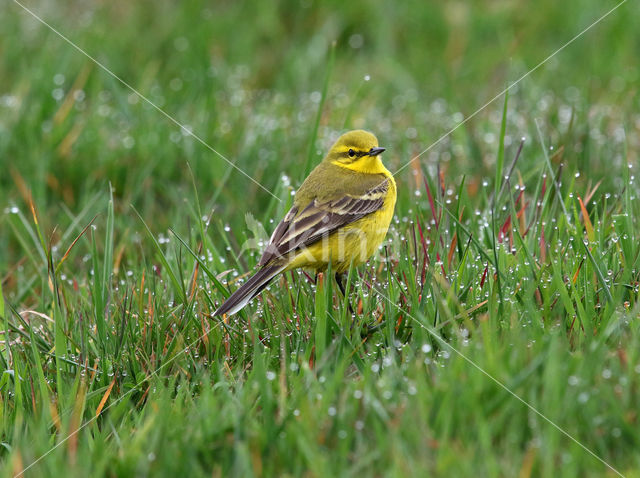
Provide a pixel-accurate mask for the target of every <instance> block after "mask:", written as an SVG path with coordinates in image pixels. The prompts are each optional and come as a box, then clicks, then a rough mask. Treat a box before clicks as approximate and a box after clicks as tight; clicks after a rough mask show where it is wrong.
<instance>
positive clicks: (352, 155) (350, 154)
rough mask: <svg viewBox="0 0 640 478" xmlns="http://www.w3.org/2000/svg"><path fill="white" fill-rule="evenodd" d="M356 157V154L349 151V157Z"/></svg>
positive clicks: (351, 150)
mask: <svg viewBox="0 0 640 478" xmlns="http://www.w3.org/2000/svg"><path fill="white" fill-rule="evenodd" d="M355 155H356V152H355V151H354V150H353V149H350V150H349V157H350V158H353V157H354V156H355Z"/></svg>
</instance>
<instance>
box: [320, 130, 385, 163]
mask: <svg viewBox="0 0 640 478" xmlns="http://www.w3.org/2000/svg"><path fill="white" fill-rule="evenodd" d="M383 151H384V148H380V147H379V146H378V139H377V138H376V137H375V136H374V135H372V134H371V133H369V132H368V131H364V130H361V129H359V130H355V131H349V132H348V133H345V134H343V135H342V136H340V137H339V138H338V141H336V142H335V144H334V145H333V146H332V147H331V149H330V150H329V154H327V157H326V158H325V161H329V162H331V163H332V164H335V165H337V166H341V167H344V168H347V169H351V170H353V171H358V172H362V173H372V174H378V173H380V172H381V169H384V166H383V165H382V161H380V157H379V155H380V153H382V152H383Z"/></svg>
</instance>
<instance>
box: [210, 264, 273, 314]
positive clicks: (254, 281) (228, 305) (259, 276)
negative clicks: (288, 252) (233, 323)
mask: <svg viewBox="0 0 640 478" xmlns="http://www.w3.org/2000/svg"><path fill="white" fill-rule="evenodd" d="M284 268H285V266H266V267H263V268H262V269H260V270H259V271H258V272H256V273H255V274H254V275H253V276H251V277H250V278H249V280H248V281H247V282H245V283H244V284H242V285H241V286H240V288H239V289H238V290H236V291H235V292H234V293H233V294H231V295H230V296H229V298H228V299H227V300H226V301H225V302H224V304H222V305H221V306H220V307H218V310H216V311H215V312H214V313H213V316H214V317H215V316H216V315H222V314H227V315H232V314H235V313H236V312H238V311H239V310H240V309H242V308H243V307H244V306H245V305H247V304H248V303H249V301H250V300H251V299H253V298H254V297H255V296H256V295H258V294H259V293H260V292H262V289H264V288H265V287H267V285H269V282H271V279H273V278H274V277H275V276H276V275H278V274H279V273H280V272H281V271H282V270H283V269H284Z"/></svg>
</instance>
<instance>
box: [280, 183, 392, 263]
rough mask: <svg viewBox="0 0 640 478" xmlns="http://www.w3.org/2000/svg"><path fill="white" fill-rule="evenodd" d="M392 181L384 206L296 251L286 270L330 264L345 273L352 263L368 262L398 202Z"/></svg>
mask: <svg viewBox="0 0 640 478" xmlns="http://www.w3.org/2000/svg"><path fill="white" fill-rule="evenodd" d="M390 183H391V184H390V188H389V192H388V194H387V197H386V199H385V201H384V204H383V206H382V208H380V209H379V210H377V211H376V212H373V213H371V214H369V215H367V216H365V217H363V218H362V219H359V220H357V221H355V222H353V223H351V224H349V225H347V226H345V227H343V228H340V229H339V230H338V231H336V232H334V233H333V234H330V235H329V236H327V237H326V238H324V239H322V240H320V241H318V242H314V243H313V244H311V245H310V246H308V247H307V248H305V249H303V250H301V251H299V252H297V253H296V255H295V256H294V257H293V259H292V260H291V263H290V264H289V265H288V266H287V268H286V270H290V269H297V268H298V267H308V268H311V269H315V270H317V271H322V270H325V269H326V268H327V266H328V265H329V263H331V268H332V270H333V271H335V272H338V273H342V272H346V271H347V270H348V269H349V266H350V265H351V264H353V265H359V264H362V263H363V262H366V261H367V259H369V258H370V257H371V256H372V255H373V254H374V253H375V251H376V250H377V249H378V246H380V244H381V243H382V241H383V240H384V238H385V236H386V235H387V231H388V229H389V224H390V223H391V219H392V217H393V211H394V208H395V204H396V187H395V182H394V181H393V178H392V179H391V181H390Z"/></svg>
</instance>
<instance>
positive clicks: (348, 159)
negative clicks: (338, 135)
mask: <svg viewBox="0 0 640 478" xmlns="http://www.w3.org/2000/svg"><path fill="white" fill-rule="evenodd" d="M352 149H353V148H352ZM352 149H349V150H347V151H345V152H344V156H345V159H346V161H345V162H346V163H353V162H354V161H357V160H358V159H360V158H361V157H363V156H366V154H367V152H366V151H357V150H355V149H353V152H354V153H355V154H354V155H353V156H351V155H349V151H351V150H352Z"/></svg>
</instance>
